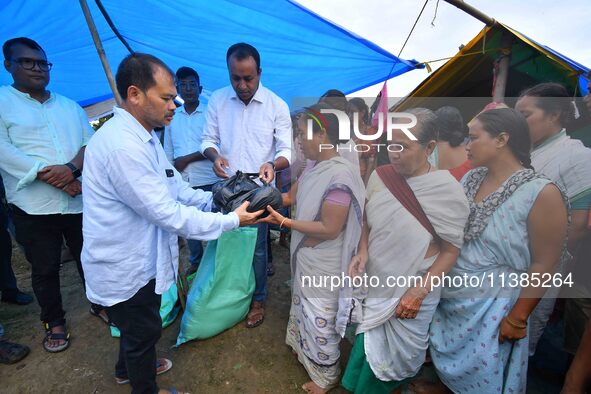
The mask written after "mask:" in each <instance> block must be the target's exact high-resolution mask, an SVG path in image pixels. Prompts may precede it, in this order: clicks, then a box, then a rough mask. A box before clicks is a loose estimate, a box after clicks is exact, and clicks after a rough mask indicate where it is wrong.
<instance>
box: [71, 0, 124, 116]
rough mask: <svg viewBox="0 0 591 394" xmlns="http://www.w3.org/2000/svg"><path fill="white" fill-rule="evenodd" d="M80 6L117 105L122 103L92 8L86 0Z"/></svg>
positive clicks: (82, 0)
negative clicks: (93, 17) (91, 12)
mask: <svg viewBox="0 0 591 394" xmlns="http://www.w3.org/2000/svg"><path fill="white" fill-rule="evenodd" d="M80 6H81V7H82V12H83V13H84V18H85V19H86V24H87V25H88V29H89V30H90V35H91V36H92V41H93V42H94V46H95V47H96V51H97V53H98V55H99V58H100V59H101V63H102V65H103V69H104V70H105V75H106V76H107V80H108V81H109V86H110V87H111V91H112V92H113V96H114V97H115V101H116V102H117V105H121V96H119V92H117V86H116V85H115V78H113V73H112V72H111V67H110V66H109V62H108V60H107V55H106V54H105V49H104V48H103V43H102V42H101V39H100V37H99V34H98V31H97V30H96V25H95V24H94V20H93V19H92V15H91V14H90V9H89V8H88V4H87V3H86V0H80Z"/></svg>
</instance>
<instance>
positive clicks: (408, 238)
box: [342, 108, 468, 394]
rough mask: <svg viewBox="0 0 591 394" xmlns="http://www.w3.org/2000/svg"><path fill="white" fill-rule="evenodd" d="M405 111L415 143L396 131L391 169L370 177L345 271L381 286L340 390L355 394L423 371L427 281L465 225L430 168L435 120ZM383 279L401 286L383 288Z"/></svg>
mask: <svg viewBox="0 0 591 394" xmlns="http://www.w3.org/2000/svg"><path fill="white" fill-rule="evenodd" d="M407 112H409V113H412V114H414V115H415V116H416V118H417V125H416V126H415V127H413V128H412V129H411V130H410V131H411V133H412V134H413V135H414V136H415V137H416V139H417V141H413V140H411V139H410V138H409V137H408V136H407V135H405V134H404V133H403V132H402V131H400V130H394V132H393V135H392V138H393V139H392V141H390V144H391V145H390V146H392V147H395V146H397V147H401V148H402V151H400V152H390V153H389V158H390V161H391V164H390V165H385V166H381V167H378V168H377V169H376V171H375V172H374V173H373V174H372V175H371V176H370V179H369V182H368V185H367V193H366V198H367V202H366V221H365V223H364V227H363V235H362V238H361V240H360V243H359V250H358V253H357V255H356V256H354V258H353V259H352V261H351V266H350V275H351V276H356V275H361V274H362V273H364V272H365V273H366V274H367V275H368V276H369V277H378V278H379V279H380V283H381V284H380V285H378V286H370V287H368V288H367V294H366V297H365V299H364V301H363V304H362V320H361V323H360V325H359V327H358V329H357V336H356V338H355V344H354V347H353V350H352V352H351V356H350V358H349V362H348V364H347V369H346V371H345V375H344V377H343V382H342V384H343V386H344V387H345V388H346V389H348V390H350V391H353V392H355V393H356V394H361V393H364V394H370V393H371V394H374V393H375V394H377V393H384V394H385V393H390V392H392V391H394V390H396V391H398V390H401V389H402V385H403V383H405V382H406V381H407V380H408V379H409V378H412V377H414V376H415V375H416V374H417V373H418V371H419V370H420V368H421V365H422V364H423V362H424V361H425V353H426V350H427V346H428V333H429V324H430V323H431V319H432V316H433V313H434V312H435V308H436V307H437V304H438V302H439V294H440V291H441V289H440V288H437V287H433V286H432V282H431V279H432V278H433V277H436V276H440V275H441V274H442V273H445V272H447V271H449V270H450V269H451V267H452V265H453V264H454V263H455V261H456V259H457V257H458V255H459V253H460V247H461V246H462V242H463V235H464V226H465V225H466V220H467V218H468V201H467V200H466V196H465V195H464V192H463V190H462V187H461V186H460V184H459V183H458V182H457V181H456V180H455V179H454V177H453V176H452V175H451V174H450V173H449V171H447V170H437V169H436V168H434V167H432V165H431V164H430V163H429V161H428V157H429V155H430V154H431V153H432V151H433V149H434V148H435V145H436V143H437V142H436V138H437V117H436V116H435V114H434V113H433V112H432V111H430V110H428V109H422V108H416V109H412V110H410V111H407ZM394 150H398V149H394V148H392V149H390V151H394ZM387 277H391V278H397V279H398V281H397V282H396V283H395V285H393V284H386V283H387V282H386V280H387ZM412 278H417V283H412ZM405 279H406V280H407V283H403V280H405ZM382 284H385V286H383V287H382Z"/></svg>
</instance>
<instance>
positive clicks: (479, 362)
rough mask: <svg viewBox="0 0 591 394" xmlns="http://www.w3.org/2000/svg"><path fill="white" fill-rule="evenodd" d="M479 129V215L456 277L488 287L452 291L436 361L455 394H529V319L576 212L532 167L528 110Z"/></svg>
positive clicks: (471, 180) (475, 179)
mask: <svg viewBox="0 0 591 394" xmlns="http://www.w3.org/2000/svg"><path fill="white" fill-rule="evenodd" d="M469 127H470V131H469V143H468V145H467V150H468V157H469V158H470V161H471V162H472V165H473V166H474V167H475V169H474V170H472V171H470V172H469V173H468V174H466V176H465V177H464V178H463V179H462V184H463V186H464V190H465V192H466V195H467V197H468V201H469V203H470V217H469V220H468V224H467V226H466V230H465V235H464V246H463V247H462V250H461V253H460V257H459V258H458V261H457V263H456V265H455V266H454V268H453V269H452V271H451V272H450V275H451V276H452V277H454V278H455V277H460V278H461V277H468V278H472V277H478V278H484V279H483V282H482V283H481V284H480V286H466V285H465V283H464V285H456V286H449V287H447V286H446V287H445V288H444V289H443V292H442V299H441V302H440V303H439V306H438V308H437V311H436V312H435V316H434V318H433V324H432V325H431V330H430V345H431V346H430V352H431V358H432V359H433V364H434V365H435V368H436V370H437V374H438V376H439V377H440V378H441V380H442V382H443V383H444V384H445V386H447V387H448V388H449V389H451V390H452V391H453V392H456V393H459V392H462V393H465V392H470V393H471V392H476V391H478V392H482V393H497V392H499V393H501V392H502V393H523V392H525V388H526V379H527V362H528V337H527V328H528V327H527V325H528V318H529V316H530V314H531V312H532V311H533V309H534V308H535V306H536V305H537V303H538V302H539V300H540V297H542V296H543V294H544V289H541V288H539V287H537V286H538V285H537V284H536V281H535V280H534V278H536V277H538V278H540V279H542V278H543V277H544V276H543V275H544V274H549V273H551V272H553V269H554V266H555V265H556V263H557V262H558V260H559V257H560V255H561V252H562V248H563V243H564V240H565V236H566V229H567V212H566V207H565V204H564V202H563V198H562V195H561V193H560V190H559V189H558V187H556V186H555V185H553V184H552V182H551V181H550V180H548V179H547V178H544V177H542V176H540V175H537V174H536V173H535V172H534V171H533V170H532V169H531V165H530V146H531V144H530V137H529V133H528V126H527V122H526V120H525V119H524V118H523V116H522V115H521V114H520V113H519V112H517V111H515V110H513V109H509V108H504V109H493V110H490V111H486V112H483V113H481V114H479V115H478V116H476V118H475V119H474V120H473V121H472V122H470V125H469ZM503 278H504V279H503ZM517 278H519V279H517ZM523 278H525V280H523ZM417 388H418V387H415V391H418V392H425V393H427V392H429V393H432V392H435V390H434V388H433V387H431V388H428V389H427V388H426V387H425V386H423V387H422V389H423V390H418V389H417ZM440 388H441V387H440Z"/></svg>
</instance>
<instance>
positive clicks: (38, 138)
mask: <svg viewBox="0 0 591 394" xmlns="http://www.w3.org/2000/svg"><path fill="white" fill-rule="evenodd" d="M2 52H3V54H4V67H5V68H6V70H7V71H8V72H9V73H10V74H11V75H12V78H13V80H14V83H13V84H12V85H11V86H2V87H0V172H1V175H2V178H3V179H4V184H5V187H6V197H7V200H8V202H9V204H10V206H11V209H12V214H13V221H14V225H15V230H16V240H17V241H18V243H20V244H21V245H22V246H23V248H24V251H25V256H26V258H27V260H28V261H29V263H30V264H31V282H32V285H33V291H34V292H35V295H36V297H37V301H38V302H39V306H40V307H41V320H42V321H43V323H44V325H45V330H46V336H45V339H44V340H43V347H44V349H45V350H46V351H48V352H52V353H55V352H59V351H62V350H65V349H66V348H67V347H68V345H69V334H68V333H67V331H66V320H65V312H64V310H63V308H62V298H61V293H60V274H59V273H60V262H61V261H60V260H61V251H62V243H63V239H64V238H65V239H66V243H67V245H68V247H69V249H70V251H71V252H72V256H73V257H74V259H75V260H76V263H77V267H78V272H79V273H80V276H81V277H82V279H83V280H84V277H83V272H82V266H81V265H80V251H81V249H82V198H81V196H80V192H81V183H80V181H79V177H80V170H81V169H82V164H83V160H84V146H85V145H86V143H87V142H88V140H89V138H90V136H91V135H92V132H93V130H92V128H91V127H90V125H89V123H88V119H87V118H86V114H85V113H84V111H83V110H82V108H80V106H79V105H78V104H76V103H75V102H74V101H72V100H70V99H68V98H66V97H63V96H60V95H58V94H56V93H54V92H50V91H49V90H47V89H46V88H47V85H48V84H49V71H50V70H51V63H48V62H47V56H46V55H45V51H44V50H43V49H42V48H41V47H40V46H39V44H38V43H36V42H35V41H33V40H31V39H29V38H25V37H19V38H14V39H11V40H8V41H6V42H5V43H4V45H3V46H2ZM91 311H92V312H93V313H95V314H97V315H98V314H100V313H103V314H104V316H103V317H104V319H105V320H106V319H107V317H106V314H105V312H104V311H101V310H100V308H98V306H95V307H93V309H91Z"/></svg>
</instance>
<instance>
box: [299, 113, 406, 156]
mask: <svg viewBox="0 0 591 394" xmlns="http://www.w3.org/2000/svg"><path fill="white" fill-rule="evenodd" d="M320 114H332V115H335V116H336V117H337V119H338V122H339V140H341V141H350V140H351V139H352V136H351V125H353V134H354V136H355V140H356V141H367V143H355V144H346V145H345V144H342V145H337V146H336V150H337V151H343V150H347V151H349V152H350V151H355V152H368V151H370V150H371V149H376V150H377V151H378V152H379V151H380V149H382V148H385V149H387V150H388V152H402V150H403V149H404V147H403V146H402V145H400V144H384V143H377V141H379V140H380V139H381V138H382V135H383V134H384V128H385V129H386V130H385V132H386V137H387V141H391V140H392V132H393V131H394V130H400V131H402V132H403V133H404V134H405V135H406V136H407V137H408V138H409V139H410V140H412V141H416V140H417V138H416V137H415V136H414V135H413V133H412V132H411V131H410V129H412V128H413V127H414V126H416V124H417V118H416V116H415V115H414V114H411V113H406V112H388V113H387V114H386V122H384V113H383V112H379V113H378V114H377V116H378V122H377V123H378V129H377V131H376V132H375V133H374V134H364V133H362V132H361V131H359V113H358V112H353V113H352V115H353V122H351V119H350V114H347V113H346V112H344V111H340V110H338V109H325V108H323V109H321V110H320ZM312 122H313V121H312V119H308V124H307V136H306V138H308V139H309V140H311V139H312V134H313V127H312ZM371 141H376V143H370V142H371ZM323 149H335V146H334V145H333V144H320V151H322V150H323Z"/></svg>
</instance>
